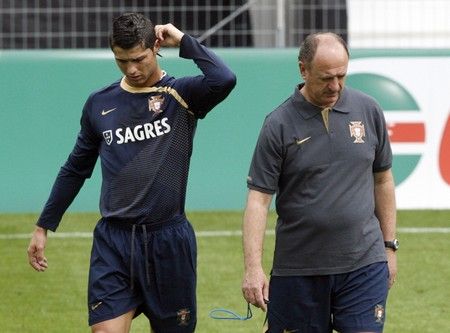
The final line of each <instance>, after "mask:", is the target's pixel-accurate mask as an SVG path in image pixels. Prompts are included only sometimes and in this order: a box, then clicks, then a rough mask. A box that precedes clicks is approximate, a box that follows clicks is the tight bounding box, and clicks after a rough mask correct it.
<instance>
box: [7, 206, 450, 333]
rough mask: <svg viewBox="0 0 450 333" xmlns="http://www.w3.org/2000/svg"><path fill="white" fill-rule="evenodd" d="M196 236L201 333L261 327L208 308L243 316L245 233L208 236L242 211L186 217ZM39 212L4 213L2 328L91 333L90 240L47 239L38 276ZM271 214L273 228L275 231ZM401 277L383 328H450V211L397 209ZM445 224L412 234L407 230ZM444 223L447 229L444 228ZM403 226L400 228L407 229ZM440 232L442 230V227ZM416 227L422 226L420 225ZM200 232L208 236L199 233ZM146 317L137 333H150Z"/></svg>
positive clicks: (270, 239)
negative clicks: (32, 236) (35, 236)
mask: <svg viewBox="0 0 450 333" xmlns="http://www.w3.org/2000/svg"><path fill="white" fill-rule="evenodd" d="M188 216H189V219H190V220H191V221H192V224H193V225H194V228H195V230H196V231H197V233H199V237H198V239H197V241H198V325H197V331H196V332H199V333H215V332H217V333H221V332H227V333H229V332H233V333H240V332H242V333H244V332H245V333H249V332H262V325H263V321H264V314H263V313H262V312H261V311H260V310H259V309H256V308H253V314H254V316H253V318H252V319H250V320H247V321H231V320H214V319H211V318H209V316H208V314H209V311H210V310H212V309H214V308H216V307H223V308H227V309H230V310H233V311H236V312H238V313H239V314H241V315H245V313H246V309H247V305H246V303H245V301H244V299H243V298H242V295H241V278H242V271H243V263H242V245H241V237H240V236H238V235H237V236H214V237H212V236H204V233H203V232H204V231H217V230H230V231H235V230H240V227H241V220H242V213H241V212H191V213H189V214H188ZM36 217H37V216H36V215H35V214H4V215H0V254H1V265H0V288H1V289H0V290H1V292H0V296H1V297H0V327H1V331H2V332H5V333H17V332H26V333H34V332H37V333H41V332H46V333H51V332H58V333H59V332H65V333H71V332H77V333H79V332H90V330H89V327H88V326H87V310H86V283H87V272H88V265H89V254H90V246H91V242H92V239H91V238H89V237H84V238H83V237H78V238H57V237H52V236H50V238H49V241H48V243H47V249H46V256H47V258H48V260H49V265H50V266H49V269H48V270H47V271H46V272H45V273H37V272H34V271H33V270H32V268H31V267H30V266H29V265H28V263H27V255H26V248H27V246H28V242H29V238H28V234H29V233H30V232H31V231H32V229H33V227H34V226H33V225H34V222H35V220H36ZM97 218H98V215H96V214H79V213H70V214H67V215H66V216H65V217H64V220H63V223H62V224H61V226H60V228H59V229H58V233H60V232H91V231H92V229H93V227H94V224H95V221H96V220H97ZM274 221H275V216H274V215H273V214H272V215H271V219H270V222H269V226H268V228H269V229H273V228H274V223H275V222H274ZM398 227H399V232H398V238H399V239H400V241H401V248H400V250H399V252H398V263H399V275H398V278H397V283H396V285H395V286H394V287H393V289H392V290H391V291H390V295H389V300H388V306H387V324H386V327H385V333H416V332H417V333H426V332H430V333H435V332H449V331H450V306H449V301H450V288H449V287H450V233H449V232H448V231H449V228H450V211H448V210H447V211H425V210H418V211H399V212H398ZM409 227H411V228H424V227H426V228H441V229H431V230H428V231H427V232H423V231H424V230H422V229H419V230H418V231H421V230H422V231H421V232H412V231H411V230H408V229H404V228H409ZM442 228H443V229H442ZM402 230H403V231H402ZM439 230H440V232H438V231H439ZM416 231H417V230H416ZM202 233H203V236H200V235H201V234H202ZM273 246H274V236H273V235H268V236H266V242H265V257H264V264H265V267H266V271H267V272H269V270H270V265H271V259H272V252H273ZM147 327H148V324H147V320H146V318H145V317H144V316H140V317H138V318H137V319H136V320H134V322H133V326H132V332H135V333H136V332H148V329H147Z"/></svg>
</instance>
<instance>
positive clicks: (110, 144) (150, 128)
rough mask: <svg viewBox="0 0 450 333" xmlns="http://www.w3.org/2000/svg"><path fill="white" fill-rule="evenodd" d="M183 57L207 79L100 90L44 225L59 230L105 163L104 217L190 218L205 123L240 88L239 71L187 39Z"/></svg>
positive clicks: (87, 108) (85, 114)
mask: <svg viewBox="0 0 450 333" xmlns="http://www.w3.org/2000/svg"><path fill="white" fill-rule="evenodd" d="M180 57H182V58H186V59H192V60H194V62H195V63H196V65H197V66H198V67H199V68H200V70H201V71H202V73H203V75H199V76H193V77H183V78H179V79H176V78H174V77H171V76H169V75H164V76H163V77H162V78H161V80H160V81H159V82H157V83H156V84H155V85H154V86H152V87H145V88H134V87H131V86H129V85H128V84H127V83H126V82H125V80H124V79H121V80H119V81H117V82H114V83H113V84H111V85H110V86H108V87H106V88H103V89H101V90H99V91H97V92H94V93H92V94H91V95H90V96H89V98H88V99H87V101H86V103H85V105H84V108H83V113H82V117H81V129H80V132H79V134H78V137H77V140H76V143H75V147H74V148H73V150H72V153H71V154H70V156H69V157H68V159H67V161H66V163H65V164H64V166H63V167H62V168H61V170H60V172H59V174H58V176H57V178H56V181H55V183H54V185H53V188H52V191H51V194H50V197H49V199H48V201H47V203H46V205H45V207H44V210H43V212H42V214H41V216H40V218H39V220H38V222H37V225H38V226H40V227H43V228H45V229H50V230H52V231H55V230H56V228H57V227H58V225H59V223H60V221H61V218H62V215H63V214H64V212H65V211H66V209H67V208H68V207H69V205H70V204H71V203H72V201H73V200H74V198H75V197H76V195H77V193H78V192H79V190H80V189H81V187H82V186H83V183H84V181H85V180H86V178H89V177H90V176H91V174H92V172H93V170H94V166H95V163H96V161H97V158H98V156H100V160H101V169H102V188H101V197H100V213H101V215H102V217H104V218H111V219H118V220H121V219H122V220H126V221H131V222H132V223H137V224H140V223H146V224H152V223H163V222H164V221H167V220H170V219H173V218H176V217H177V216H180V215H183V214H184V204H185V196H186V186H187V178H188V171H189V163H190V157H191V153H192V142H193V137H194V133H195V128H196V125H197V119H201V118H204V117H205V116H206V114H207V113H208V112H209V111H210V110H211V109H213V108H214V107H215V106H216V105H217V104H218V103H220V102H221V101H222V100H224V99H225V98H226V96H227V95H228V94H229V93H230V92H231V90H232V89H233V88H234V86H235V84H236V77H235V75H234V74H233V73H232V72H231V70H230V69H229V68H228V67H227V66H226V65H225V64H224V63H223V62H222V61H221V60H220V59H219V58H218V57H217V56H216V55H215V54H214V53H213V52H211V51H210V50H208V49H206V48H205V47H204V46H202V45H200V44H199V43H198V42H197V41H196V40H195V39H194V38H192V37H191V36H188V35H184V36H183V38H182V40H181V43H180Z"/></svg>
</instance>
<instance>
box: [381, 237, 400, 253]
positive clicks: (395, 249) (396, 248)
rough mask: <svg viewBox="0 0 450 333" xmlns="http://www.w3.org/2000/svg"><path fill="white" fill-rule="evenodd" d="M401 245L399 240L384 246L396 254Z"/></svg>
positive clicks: (386, 242)
mask: <svg viewBox="0 0 450 333" xmlns="http://www.w3.org/2000/svg"><path fill="white" fill-rule="evenodd" d="M399 245H400V243H399V242H398V239H397V238H396V239H394V240H391V241H385V242H384V246H385V247H388V248H390V249H392V250H394V252H395V251H397V250H398V247H399Z"/></svg>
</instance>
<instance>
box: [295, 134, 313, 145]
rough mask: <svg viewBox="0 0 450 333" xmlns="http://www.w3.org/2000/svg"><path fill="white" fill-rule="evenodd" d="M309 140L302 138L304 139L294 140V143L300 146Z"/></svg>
mask: <svg viewBox="0 0 450 333" xmlns="http://www.w3.org/2000/svg"><path fill="white" fill-rule="evenodd" d="M309 139H311V137H310V136H308V137H307V138H304V139H302V140H300V139H295V143H296V144H298V145H301V144H302V143H305V142H306V141H308V140H309Z"/></svg>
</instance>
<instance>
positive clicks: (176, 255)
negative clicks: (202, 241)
mask: <svg viewBox="0 0 450 333" xmlns="http://www.w3.org/2000/svg"><path fill="white" fill-rule="evenodd" d="M155 229H156V230H155ZM132 245H133V248H132ZM196 261H197V245H196V240H195V234H194V230H193V229H192V226H191V224H190V223H189V222H188V221H187V220H186V219H185V218H183V219H182V220H179V221H174V222H170V223H165V224H164V226H163V227H161V226H160V227H158V228H154V227H152V226H150V225H146V226H142V225H135V227H133V228H132V227H131V226H130V225H129V224H120V223H115V222H114V223H113V222H109V221H108V222H107V221H105V220H103V219H102V220H100V221H99V223H98V224H97V226H96V228H95V230H94V240H93V245H92V253H91V262H90V270H89V286H88V308H89V325H91V326H92V325H93V324H96V323H99V322H102V321H105V320H109V319H113V318H116V317H118V316H120V315H122V314H125V313H127V312H129V311H131V310H133V309H136V314H135V316H137V315H139V314H141V313H144V314H145V315H146V316H147V317H148V319H149V321H150V325H151V327H152V329H153V331H155V332H157V333H159V332H164V333H172V332H173V333H175V332H176V333H190V332H193V331H194V329H195V325H196V321H197V313H196V311H197V310H196V268H197V267H196V266H197V262H196Z"/></svg>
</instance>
